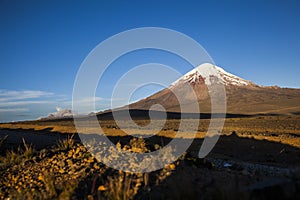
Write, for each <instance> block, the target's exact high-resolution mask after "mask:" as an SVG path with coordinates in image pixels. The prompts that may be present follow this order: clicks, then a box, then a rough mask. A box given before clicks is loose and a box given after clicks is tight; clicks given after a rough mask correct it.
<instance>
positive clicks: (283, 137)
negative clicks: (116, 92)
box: [0, 116, 300, 199]
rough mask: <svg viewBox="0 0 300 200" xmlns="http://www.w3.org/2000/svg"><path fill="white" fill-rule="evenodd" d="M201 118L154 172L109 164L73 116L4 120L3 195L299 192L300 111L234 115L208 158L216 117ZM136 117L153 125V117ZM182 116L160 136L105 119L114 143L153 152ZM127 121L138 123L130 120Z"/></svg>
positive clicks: (256, 195) (285, 195)
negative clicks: (177, 153)
mask: <svg viewBox="0 0 300 200" xmlns="http://www.w3.org/2000/svg"><path fill="white" fill-rule="evenodd" d="M200 122H201V123H200V126H199V128H198V133H197V135H196V136H197V137H196V139H195V140H194V142H193V144H192V145H191V147H190V148H189V149H188V151H187V152H186V153H185V154H184V155H183V156H182V157H181V158H180V159H178V160H177V161H176V162H174V163H172V164H170V165H168V166H165V167H164V168H163V169H161V170H158V171H154V172H151V173H125V172H121V171H118V170H114V169H111V168H108V167H106V166H105V165H103V164H102V163H101V162H99V161H98V160H97V159H95V158H94V157H93V155H91V154H90V153H89V152H88V151H87V150H86V148H85V147H84V146H83V145H82V144H81V142H80V138H79V137H78V135H77V134H76V131H75V128H74V125H73V122H72V121H70V120H64V121H55V120H54V121H39V122H36V121H35V122H23V123H13V124H1V125H0V127H1V129H0V138H1V143H0V144H1V145H0V150H1V151H0V152H1V157H0V162H1V166H0V169H1V170H0V176H1V183H0V198H1V199H5V198H10V199H271V198H273V199H274V198H276V197H278V196H280V197H281V199H297V198H298V197H299V195H300V194H299V193H300V171H299V167H300V140H299V138H300V127H299V126H300V123H299V122H300V117H299V116H255V117H248V118H230V119H226V123H225V126H224V129H223V135H222V136H221V137H220V139H219V141H218V143H217V144H216V146H215V148H214V149H213V151H212V152H211V153H210V154H209V155H208V156H207V157H206V158H205V159H199V158H198V157H197V154H198V151H199V148H200V146H201V143H202V142H203V137H204V136H205V132H206V130H207V127H208V124H209V120H206V119H203V120H201V121H200ZM86 123H87V122H86ZM136 123H138V124H140V125H146V124H148V123H149V121H147V120H137V121H136ZM178 123H179V121H178V120H168V121H167V122H166V124H165V126H164V128H163V130H162V131H160V132H159V133H158V134H157V135H155V136H152V137H150V138H145V139H133V137H132V136H126V135H125V133H124V132H123V131H122V130H120V129H119V128H118V126H117V125H116V124H115V122H114V121H111V120H106V121H105V120H103V121H101V125H102V127H103V131H104V133H105V134H106V135H107V136H108V137H109V139H110V140H111V141H112V142H113V143H115V144H117V145H118V147H119V148H122V149H126V150H127V151H134V152H149V151H153V150H155V149H157V148H161V147H163V146H164V145H166V144H168V142H169V141H170V140H171V139H172V138H173V137H176V130H177V129H178ZM190 123H193V120H191V121H190ZM127 128H128V130H131V127H130V126H128V127H127ZM131 131H132V132H133V133H134V130H131ZM135 131H136V132H138V133H139V134H141V132H140V131H138V130H135ZM86 132H87V133H96V130H95V129H89V128H88V127H87V129H86ZM150 132H151V130H150ZM147 133H148V132H147V131H146V132H145V134H147ZM112 154H113V153H112ZM112 157H113V155H112Z"/></svg>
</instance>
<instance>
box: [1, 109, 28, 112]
mask: <svg viewBox="0 0 300 200" xmlns="http://www.w3.org/2000/svg"><path fill="white" fill-rule="evenodd" d="M26 111H29V109H28V108H0V112H26Z"/></svg>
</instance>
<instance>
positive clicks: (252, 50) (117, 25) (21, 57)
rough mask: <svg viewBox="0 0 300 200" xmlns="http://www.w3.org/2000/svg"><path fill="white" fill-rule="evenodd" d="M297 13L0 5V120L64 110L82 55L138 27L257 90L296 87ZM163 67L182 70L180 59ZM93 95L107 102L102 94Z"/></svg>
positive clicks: (127, 4)
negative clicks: (201, 55)
mask: <svg viewBox="0 0 300 200" xmlns="http://www.w3.org/2000/svg"><path fill="white" fill-rule="evenodd" d="M299 10H300V2H299V1H276V0H273V1H174V0H170V1H155V0H151V1H150V0H149V1H87V2H86V1H57V0H54V1H45V0H43V1H31V0H29V1H14V0H0V121H10V120H23V119H33V118H36V117H38V116H44V115H47V114H48V113H49V112H55V107H56V106H59V107H69V108H70V107H71V104H70V101H71V96H72V89H73V83H74V80H75V76H76V73H77V70H78V69H79V67H80V64H81V63H82V61H83V60H84V58H85V57H86V56H87V54H88V53H89V52H90V51H91V50H92V49H93V48H94V47H95V46H96V45H97V44H99V43H100V42H101V41H103V40H105V39H107V38H108V37H110V36H112V35H114V34H117V33H119V32H122V31H125V30H128V29H132V28H138V27H148V26H154V27H165V28H170V29H174V30H177V31H180V32H182V33H184V34H186V35H188V36H190V37H192V38H193V39H195V40H196V41H197V42H199V43H200V44H201V45H202V46H203V47H204V48H205V49H206V50H207V51H208V53H209V54H210V55H211V56H212V58H213V59H214V61H215V63H216V64H217V65H219V66H221V67H222V68H224V69H225V70H226V71H229V72H231V73H233V74H236V75H238V76H240V77H242V78H245V79H247V80H251V81H253V82H255V83H257V84H261V85H279V86H282V87H296V88H299V87H300V81H299V80H300V79H299V74H300V60H299V53H300V37H299V35H300V12H299ZM150 55H152V56H148V57H147V56H146V57H145V56H143V55H136V57H135V58H136V59H137V58H138V62H136V63H135V62H130V61H128V62H125V63H131V64H142V63H144V62H148V61H153V58H157V59H158V58H159V59H161V60H159V59H158V62H160V61H161V62H163V59H164V58H162V56H161V55H160V56H156V53H155V52H150ZM129 57H130V56H129ZM149 57H151V58H152V59H148V58H149ZM170 57H172V56H168V55H166V59H168V60H170ZM127 60H130V59H129V58H128V59H127ZM175 60H176V59H175ZM154 61H155V60H154ZM171 63H173V64H174V63H177V65H178V66H177V69H178V70H179V71H181V73H185V72H187V68H182V70H181V69H180V66H179V65H180V62H174V61H173V62H171ZM130 67H132V65H130V66H128V69H129V68H130ZM114 69H115V71H113V70H112V73H121V72H117V71H118V70H117V68H114ZM107 76H108V77H109V76H110V75H109V74H108V75H107ZM106 84H107V85H110V84H111V82H109V78H108V79H107V83H106ZM148 90H149V91H147V92H148V93H152V92H153V91H151V88H150V89H149V88H148ZM147 92H146V93H143V94H144V95H145V94H147ZM99 96H100V97H101V98H109V97H108V96H109V95H107V94H105V92H104V93H102V94H99ZM141 97H142V96H141ZM105 107H106V105H105V103H103V105H99V109H105Z"/></svg>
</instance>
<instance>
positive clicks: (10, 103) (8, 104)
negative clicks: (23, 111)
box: [0, 100, 55, 107]
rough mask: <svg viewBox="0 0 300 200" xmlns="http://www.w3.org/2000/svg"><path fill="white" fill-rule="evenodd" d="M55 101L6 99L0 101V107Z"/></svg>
mask: <svg viewBox="0 0 300 200" xmlns="http://www.w3.org/2000/svg"><path fill="white" fill-rule="evenodd" d="M50 103H55V102H54V101H46V100H45V101H43V100H41V101H6V102H0V107H11V106H27V105H34V104H50Z"/></svg>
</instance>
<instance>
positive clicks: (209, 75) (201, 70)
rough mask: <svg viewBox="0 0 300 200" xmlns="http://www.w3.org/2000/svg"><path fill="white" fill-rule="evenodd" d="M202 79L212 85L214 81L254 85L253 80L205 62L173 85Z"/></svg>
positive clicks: (226, 83) (237, 84) (236, 84)
mask: <svg viewBox="0 0 300 200" xmlns="http://www.w3.org/2000/svg"><path fill="white" fill-rule="evenodd" d="M201 81H204V82H205V84H206V85H211V84H212V83H219V84H224V85H235V86H247V85H253V83H252V82H250V81H247V80H244V79H242V78H240V77H238V76H236V75H233V74H231V73H228V72H226V71H225V70H224V69H222V68H221V67H218V66H215V65H212V64H210V63H205V64H202V65H199V66H198V67H196V68H194V69H192V70H191V71H190V72H188V73H186V74H185V75H183V76H182V77H181V78H180V79H178V80H177V81H175V82H174V83H172V86H174V85H176V84H178V83H179V82H184V83H196V82H201Z"/></svg>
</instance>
